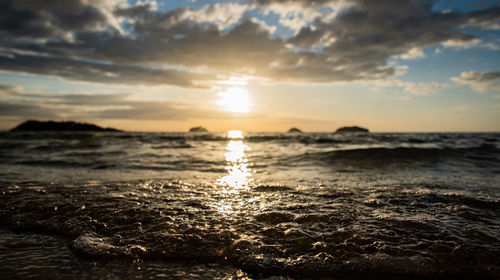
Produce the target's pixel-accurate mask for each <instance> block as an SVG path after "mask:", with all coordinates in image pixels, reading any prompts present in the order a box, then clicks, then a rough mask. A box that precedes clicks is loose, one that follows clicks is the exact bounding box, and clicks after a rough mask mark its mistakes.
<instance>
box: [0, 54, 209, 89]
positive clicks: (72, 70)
mask: <svg viewBox="0 0 500 280" xmlns="http://www.w3.org/2000/svg"><path fill="white" fill-rule="evenodd" d="M0 65H2V67H3V68H4V69H8V70H9V71H16V72H21V73H30V74H37V75H46V76H55V77H60V78H63V79H68V80H76V81H86V82H96V83H110V84H124V85H164V84H170V85H174V86H181V87H192V88H204V87H205V86H203V85H201V84H197V83H196V81H203V80H210V79H215V76H214V75H211V74H201V73H195V72H191V71H180V70H168V69H167V70H165V69H155V68H151V67H142V66H137V65H121V64H118V63H115V64H106V63H99V62H93V61H89V60H87V61H85V60H76V59H71V58H61V57H53V56H33V55H23V54H11V55H10V56H0Z"/></svg>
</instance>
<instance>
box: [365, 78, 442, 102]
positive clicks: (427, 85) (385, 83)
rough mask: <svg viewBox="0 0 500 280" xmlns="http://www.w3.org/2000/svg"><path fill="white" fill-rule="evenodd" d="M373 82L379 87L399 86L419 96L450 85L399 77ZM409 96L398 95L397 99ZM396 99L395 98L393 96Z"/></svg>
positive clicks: (433, 92) (430, 93) (434, 92)
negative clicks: (400, 78)
mask: <svg viewBox="0 0 500 280" xmlns="http://www.w3.org/2000/svg"><path fill="white" fill-rule="evenodd" d="M373 84H374V85H375V86H377V87H399V88H402V89H403V90H404V92H406V93H409V94H412V95H417V96H428V95H432V94H436V93H437V92H438V91H439V89H441V88H445V87H447V86H448V85H446V84H441V83H438V82H420V83H415V82H407V81H401V80H398V79H386V80H377V81H373ZM408 98H409V97H406V96H405V97H398V98H397V99H404V100H407V99H408ZM393 99H394V98H393Z"/></svg>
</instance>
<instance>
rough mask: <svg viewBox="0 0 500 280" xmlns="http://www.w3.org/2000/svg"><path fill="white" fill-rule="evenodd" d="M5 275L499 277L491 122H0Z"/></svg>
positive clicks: (0, 268) (495, 140)
mask: <svg viewBox="0 0 500 280" xmlns="http://www.w3.org/2000/svg"><path fill="white" fill-rule="evenodd" d="M0 221H1V226H0V278H1V279H473V278H474V279H500V134H499V133H246V132H243V131H239V130H233V131H228V132H223V133H138V132H2V133H0Z"/></svg>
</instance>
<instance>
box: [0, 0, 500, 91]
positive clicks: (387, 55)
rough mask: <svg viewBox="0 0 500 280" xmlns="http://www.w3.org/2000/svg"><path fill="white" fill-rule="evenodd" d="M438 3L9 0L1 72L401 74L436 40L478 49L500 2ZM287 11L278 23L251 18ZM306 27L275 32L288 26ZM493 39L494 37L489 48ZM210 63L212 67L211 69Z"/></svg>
mask: <svg viewBox="0 0 500 280" xmlns="http://www.w3.org/2000/svg"><path fill="white" fill-rule="evenodd" d="M433 3H434V2H433V1H396V0H381V1H372V0H352V1H340V0H332V1H328V0H316V1H307V2H306V1H296V0H275V1H271V0H253V1H252V0H249V1H240V2H237V3H234V2H229V3H216V4H213V5H204V6H203V7H202V8H201V9H199V10H195V9H192V8H185V7H184V8H178V9H175V10H170V11H160V10H158V9H156V8H155V6H154V5H153V4H147V3H146V4H144V3H142V2H141V3H138V4H137V5H135V6H130V5H129V4H127V2H126V1H125V0H123V1H122V0H115V1H111V0H108V1H97V0H85V1H84V0H67V1H35V0H19V1H7V0H0V35H1V36H0V46H1V49H0V69H1V70H3V71H11V72H24V73H33V74H39V75H50V76H58V77H62V78H65V79H70V80H80V81H88V82H95V83H118V84H127V85H132V84H142V85H174V86H180V87H203V84H204V83H206V82H209V81H213V80H214V79H216V77H219V76H228V75H232V74H238V73H240V74H247V75H252V76H255V77H260V78H266V79H269V80H271V81H294V82H303V83H329V82H333V81H355V80H377V79H385V78H388V77H392V76H395V75H397V74H398V71H397V68H396V66H395V65H393V64H390V63H389V62H388V61H389V60H390V59H391V58H394V57H401V58H403V59H414V58H418V57H422V56H423V52H422V48H424V47H427V46H433V45H444V46H450V47H463V46H471V47H472V46H475V45H477V44H478V43H477V42H478V40H479V39H478V38H476V37H474V36H473V35H471V34H468V33H466V31H465V29H464V28H463V27H474V28H483V29H491V28H494V27H495V24H496V23H497V22H498V21H499V19H500V16H499V15H500V13H498V11H499V8H498V7H490V8H485V9H484V10H481V11H477V12H471V13H462V12H454V11H450V12H448V13H440V12H436V11H433V9H432V5H433ZM250 11H253V12H254V13H261V15H262V13H270V12H273V13H276V14H278V15H279V23H278V24H277V25H272V26H270V23H269V22H265V23H264V24H263V23H262V21H261V20H260V21H259V20H256V19H254V18H252V17H249V16H248V14H249V12H250ZM278 25H279V26H280V27H289V28H291V29H293V30H294V31H295V33H294V35H293V36H291V37H280V36H275V35H276V34H273V33H272V32H273V31H274V30H276V28H277V26H278ZM489 47H490V48H493V47H494V46H493V45H491V46H489ZM200 69H203V71H201V72H200V71H199V70H200Z"/></svg>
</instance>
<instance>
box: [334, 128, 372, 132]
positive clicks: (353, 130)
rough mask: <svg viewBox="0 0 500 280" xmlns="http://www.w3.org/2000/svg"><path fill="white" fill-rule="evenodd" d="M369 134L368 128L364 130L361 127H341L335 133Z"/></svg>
mask: <svg viewBox="0 0 500 280" xmlns="http://www.w3.org/2000/svg"><path fill="white" fill-rule="evenodd" d="M346 132H347V133H369V132H370V131H369V130H368V129H366V128H363V127H359V126H344V127H341V128H339V129H337V131H335V133H346Z"/></svg>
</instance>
